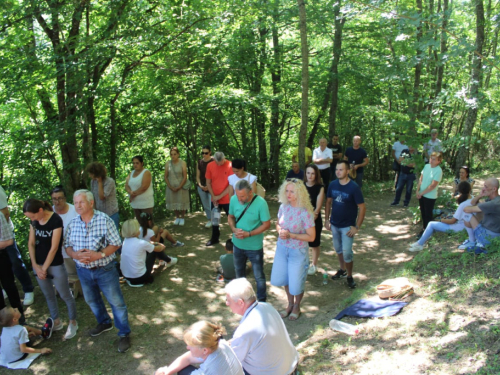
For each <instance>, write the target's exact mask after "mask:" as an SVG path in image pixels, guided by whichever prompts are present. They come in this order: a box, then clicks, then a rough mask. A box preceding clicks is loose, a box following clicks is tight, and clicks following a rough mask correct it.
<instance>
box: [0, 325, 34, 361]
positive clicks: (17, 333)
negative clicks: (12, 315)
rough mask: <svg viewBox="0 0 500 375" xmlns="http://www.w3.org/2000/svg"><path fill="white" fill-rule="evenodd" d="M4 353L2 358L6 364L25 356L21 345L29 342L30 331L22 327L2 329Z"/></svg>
mask: <svg viewBox="0 0 500 375" xmlns="http://www.w3.org/2000/svg"><path fill="white" fill-rule="evenodd" d="M0 340H1V342H2V351H1V354H0V357H1V359H2V361H4V362H6V363H10V362H14V361H17V360H19V359H21V357H22V356H23V355H24V353H23V352H21V348H20V345H21V344H26V343H27V342H28V341H29V338H28V331H27V330H26V328H24V327H23V326H20V325H15V326H12V327H3V329H2V337H1V339H0Z"/></svg>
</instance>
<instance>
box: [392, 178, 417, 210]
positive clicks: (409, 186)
mask: <svg viewBox="0 0 500 375" xmlns="http://www.w3.org/2000/svg"><path fill="white" fill-rule="evenodd" d="M416 178H417V177H416V176H415V173H403V172H399V178H398V185H397V188H396V198H394V203H399V201H400V199H401V194H402V193H403V189H404V187H405V185H406V195H405V201H404V205H405V206H407V205H408V204H410V200H411V193H412V191H413V182H414V181H415V179H416Z"/></svg>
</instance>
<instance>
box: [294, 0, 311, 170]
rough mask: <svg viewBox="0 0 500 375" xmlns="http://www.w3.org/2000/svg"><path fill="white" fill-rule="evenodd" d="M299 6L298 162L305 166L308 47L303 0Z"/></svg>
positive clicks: (307, 113) (301, 166)
mask: <svg viewBox="0 0 500 375" xmlns="http://www.w3.org/2000/svg"><path fill="white" fill-rule="evenodd" d="M297 5H298V7H299V28H300V49H301V53H302V107H301V121H300V131H299V153H298V157H299V164H300V168H301V169H304V168H305V162H306V161H305V145H306V137H307V123H308V117H309V49H308V47H307V22H306V6H305V4H304V0H297Z"/></svg>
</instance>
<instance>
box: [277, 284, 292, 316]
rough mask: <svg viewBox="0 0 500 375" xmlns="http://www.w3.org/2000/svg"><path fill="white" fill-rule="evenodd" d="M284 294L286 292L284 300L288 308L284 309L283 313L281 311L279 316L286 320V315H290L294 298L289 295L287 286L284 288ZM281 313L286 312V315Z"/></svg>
mask: <svg viewBox="0 0 500 375" xmlns="http://www.w3.org/2000/svg"><path fill="white" fill-rule="evenodd" d="M285 292H286V298H287V300H288V306H287V307H286V309H285V310H284V311H282V312H281V313H280V315H281V317H282V318H286V317H287V316H288V315H290V313H291V312H292V310H293V304H294V300H295V298H294V296H292V295H291V294H290V290H289V288H288V285H287V286H285ZM283 312H286V313H285V314H283Z"/></svg>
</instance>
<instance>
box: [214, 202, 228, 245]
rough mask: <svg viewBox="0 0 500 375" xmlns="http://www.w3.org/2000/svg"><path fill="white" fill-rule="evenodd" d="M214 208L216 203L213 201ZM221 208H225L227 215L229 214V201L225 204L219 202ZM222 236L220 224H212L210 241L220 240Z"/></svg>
mask: <svg viewBox="0 0 500 375" xmlns="http://www.w3.org/2000/svg"><path fill="white" fill-rule="evenodd" d="M212 208H214V204H213V203H212ZM219 209H220V210H224V212H225V213H226V215H229V203H225V204H220V203H219ZM219 238H220V228H219V226H218V225H212V238H211V239H210V241H212V242H218V241H219Z"/></svg>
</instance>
